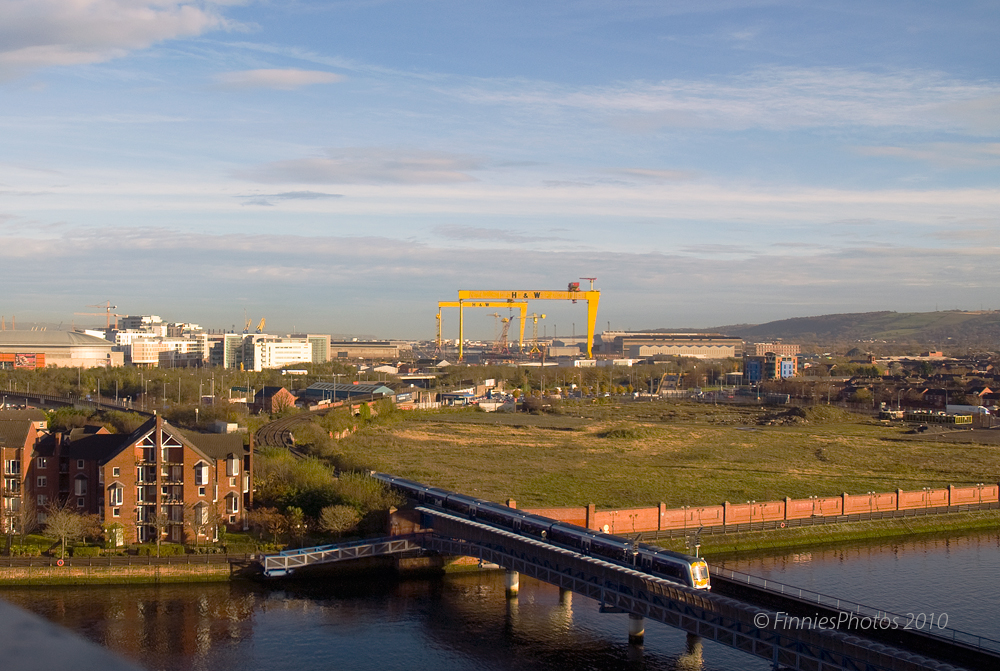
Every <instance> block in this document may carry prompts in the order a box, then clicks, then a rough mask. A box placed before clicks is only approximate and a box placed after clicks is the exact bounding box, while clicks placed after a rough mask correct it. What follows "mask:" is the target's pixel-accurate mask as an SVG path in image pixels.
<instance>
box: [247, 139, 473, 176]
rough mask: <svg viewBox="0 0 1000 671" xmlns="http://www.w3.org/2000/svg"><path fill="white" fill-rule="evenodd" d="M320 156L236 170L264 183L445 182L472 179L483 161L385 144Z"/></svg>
mask: <svg viewBox="0 0 1000 671" xmlns="http://www.w3.org/2000/svg"><path fill="white" fill-rule="evenodd" d="M325 154H326V156H325V157H322V158H319V157H317V158H300V159H291V160H288V161H275V162H273V163H266V164H264V165H260V166H256V167H253V168H249V169H246V170H240V171H237V172H236V176H237V177H239V178H241V179H246V180H250V181H253V182H262V183H267V184H282V183H298V184H448V183H454V182H470V181H474V179H475V178H474V177H472V176H471V175H469V174H468V172H469V171H471V170H477V169H480V168H482V162H481V161H480V160H479V159H477V158H475V157H473V156H468V155H464V154H450V153H447V152H440V151H426V150H416V149H394V148H385V147H347V148H344V149H327V150H326V151H325Z"/></svg>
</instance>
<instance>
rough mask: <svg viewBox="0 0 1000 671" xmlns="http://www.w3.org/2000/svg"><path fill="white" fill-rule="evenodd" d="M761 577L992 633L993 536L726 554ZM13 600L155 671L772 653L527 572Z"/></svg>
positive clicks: (689, 659)
mask: <svg viewBox="0 0 1000 671" xmlns="http://www.w3.org/2000/svg"><path fill="white" fill-rule="evenodd" d="M726 565H727V566H729V567H730V568H735V569H738V570H742V571H745V572H748V573H753V574H755V575H762V576H765V577H768V578H769V579H775V580H780V581H782V582H786V583H789V584H793V585H796V586H800V587H806V588H809V589H812V590H815V591H818V592H823V593H827V594H833V595H837V596H840V597H842V598H846V599H851V600H855V601H859V602H861V603H865V604H869V605H873V606H877V607H880V608H884V609H886V610H890V611H896V612H899V613H903V614H905V613H910V612H912V613H915V614H916V613H925V614H930V613H934V614H935V618H937V621H940V614H942V613H946V614H947V618H948V624H949V626H951V627H954V628H957V629H961V630H964V631H969V632H973V633H976V634H978V635H983V636H988V637H991V638H994V639H1000V618H996V617H994V616H993V613H994V611H995V610H996V608H997V606H998V605H1000V599H998V587H997V582H996V576H997V575H998V572H1000V532H989V533H984V532H980V533H972V534H966V535H961V536H957V537H952V538H921V539H917V540H908V541H899V542H891V543H886V544H881V545H879V544H871V543H858V544H853V545H849V546H839V547H837V548H829V549H814V550H810V551H798V552H794V553H781V554H775V555H770V556H761V557H752V558H745V559H740V560H729V561H727V562H726ZM0 597H3V598H6V599H8V600H9V601H12V602H14V603H16V604H18V605H20V606H22V607H24V608H27V609H29V610H32V611H34V612H36V613H38V614H40V615H42V616H43V617H46V618H48V619H50V620H52V621H54V622H57V623H59V624H62V625H64V626H67V627H69V628H70V629H73V630H75V631H77V632H78V633H80V634H82V635H83V636H85V637H87V638H89V639H91V640H94V641H97V642H98V643H101V644H102V645H105V646H107V647H108V648H111V649H112V650H115V651H116V652H118V653H120V654H122V655H124V656H125V657H128V658H131V659H133V660H135V661H137V662H138V663H140V664H141V665H143V666H145V667H147V668H149V669H151V670H157V671H159V670H162V671H187V670H189V669H192V670H199V671H200V670H204V671H237V670H239V671H243V670H245V669H267V670H271V671H285V670H287V671H293V670H294V671H302V670H304V669H341V668H350V669H352V671H354V670H356V671H367V670H371V671H395V670H397V669H398V670H400V671H402V670H403V669H434V670H435V671H451V670H455V671H458V670H465V669H471V668H475V669H482V670H487V671H492V670H495V671H504V670H513V669H519V670H520V669H524V670H528V671H531V670H543V669H545V670H556V669H559V670H563V669H595V670H596V669H611V670H614V669H645V670H649V671H660V670H664V671H666V670H673V669H677V670H684V671H688V670H691V669H697V668H701V669H704V670H705V671H713V670H722V669H746V670H748V671H756V670H758V669H759V670H760V671H766V670H767V669H769V668H770V665H769V664H767V663H766V662H764V661H763V660H758V659H756V658H753V657H750V656H749V655H746V654H744V653H741V652H737V651H735V650H731V649H729V648H726V647H724V646H721V645H717V644H714V643H711V642H705V643H704V645H703V647H702V649H701V651H700V655H699V654H694V655H692V654H688V652H687V650H686V645H687V638H686V636H685V634H684V633H682V632H679V631H676V630H673V629H671V628H669V627H667V626H665V625H661V624H658V623H655V622H647V626H646V640H645V645H644V646H643V647H642V648H635V647H631V646H629V645H628V644H627V631H628V623H627V616H626V615H622V614H606V613H600V612H598V606H597V604H596V603H595V602H593V601H591V600H589V599H586V598H584V597H581V596H579V595H562V596H561V595H560V593H559V590H558V589H556V588H554V587H551V586H549V585H546V584H544V583H539V582H537V581H534V580H531V579H528V578H524V577H522V579H521V593H520V595H519V597H518V598H517V599H516V600H514V601H508V600H507V599H506V598H505V596H504V588H503V579H502V574H501V573H499V572H476V573H471V574H452V575H448V576H445V577H440V578H432V579H415V580H405V581H395V580H364V581H353V582H337V583H327V584H322V585H319V584H294V585H291V586H286V587H285V588H284V589H275V588H271V587H265V586H260V585H255V584H243V583H231V584H229V583H226V584H195V585H162V586H155V585H143V586H111V587H107V586H103V587H97V586H95V587H58V588H55V587H50V588H41V587H39V588H6V589H3V590H0Z"/></svg>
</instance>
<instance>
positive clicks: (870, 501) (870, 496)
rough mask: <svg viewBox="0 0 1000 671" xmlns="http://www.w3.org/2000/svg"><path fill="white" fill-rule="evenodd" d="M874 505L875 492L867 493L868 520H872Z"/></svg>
mask: <svg viewBox="0 0 1000 671" xmlns="http://www.w3.org/2000/svg"><path fill="white" fill-rule="evenodd" d="M874 505H875V492H868V519H871V518H872V513H873V512H874Z"/></svg>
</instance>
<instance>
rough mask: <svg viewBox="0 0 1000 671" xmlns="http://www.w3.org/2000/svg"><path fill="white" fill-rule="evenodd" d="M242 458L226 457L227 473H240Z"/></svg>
mask: <svg viewBox="0 0 1000 671" xmlns="http://www.w3.org/2000/svg"><path fill="white" fill-rule="evenodd" d="M239 469H240V460H239V459H237V458H236V457H229V458H228V459H226V475H236V474H237V473H239Z"/></svg>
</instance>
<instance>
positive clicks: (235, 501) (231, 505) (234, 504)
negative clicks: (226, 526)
mask: <svg viewBox="0 0 1000 671" xmlns="http://www.w3.org/2000/svg"><path fill="white" fill-rule="evenodd" d="M226 512H227V513H238V512H240V500H239V498H238V497H237V496H236V495H235V494H230V495H229V496H227V497H226Z"/></svg>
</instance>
